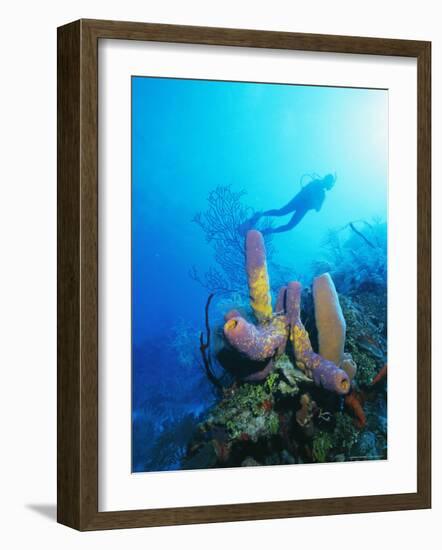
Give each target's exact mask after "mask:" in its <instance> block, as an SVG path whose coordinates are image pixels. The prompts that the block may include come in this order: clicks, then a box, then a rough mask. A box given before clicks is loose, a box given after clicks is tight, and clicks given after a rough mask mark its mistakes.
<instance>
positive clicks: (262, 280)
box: [246, 230, 273, 322]
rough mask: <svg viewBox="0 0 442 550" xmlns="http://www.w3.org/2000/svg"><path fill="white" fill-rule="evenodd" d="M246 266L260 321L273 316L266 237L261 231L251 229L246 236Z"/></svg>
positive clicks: (251, 298) (255, 310) (253, 301)
mask: <svg viewBox="0 0 442 550" xmlns="http://www.w3.org/2000/svg"><path fill="white" fill-rule="evenodd" d="M246 264H247V265H246V268H247V280H248V284H249V293H250V305H251V307H252V309H253V313H254V314H255V317H256V318H257V319H258V321H260V322H261V321H266V320H269V319H271V317H272V312H273V311H272V298H271V295H270V283H269V275H268V273H267V260H266V249H265V245H264V239H263V236H262V234H261V233H260V232H259V231H255V230H251V231H248V232H247V236H246Z"/></svg>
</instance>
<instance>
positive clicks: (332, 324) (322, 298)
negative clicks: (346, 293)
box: [313, 273, 346, 365]
mask: <svg viewBox="0 0 442 550" xmlns="http://www.w3.org/2000/svg"><path fill="white" fill-rule="evenodd" d="M313 300H314V303H315V318H316V326H317V329H318V343H319V354H320V355H321V356H322V357H324V358H325V359H328V360H329V361H332V362H333V363H335V364H336V365H340V364H341V362H342V360H343V358H344V344H345V331H346V325H345V319H344V315H343V314H342V309H341V305H340V303H339V298H338V294H337V292H336V288H335V285H334V283H333V280H332V278H331V277H330V274H329V273H324V274H323V275H320V276H319V277H316V278H315V280H314V281H313Z"/></svg>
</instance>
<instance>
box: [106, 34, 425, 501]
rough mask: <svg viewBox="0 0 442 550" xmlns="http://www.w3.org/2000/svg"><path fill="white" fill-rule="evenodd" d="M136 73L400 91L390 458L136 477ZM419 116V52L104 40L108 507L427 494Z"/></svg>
mask: <svg viewBox="0 0 442 550" xmlns="http://www.w3.org/2000/svg"><path fill="white" fill-rule="evenodd" d="M135 74H136V75H146V76H166V77H179V78H205V79H214V80H238V81H259V82H280V83H295V84H317V85H335V86H356V87H371V88H387V89H388V90H389V218H388V222H389V250H390V256H389V287H388V290H389V303H388V307H389V335H388V346H389V356H388V361H389V373H388V376H389V380H388V382H389V384H388V390H389V394H388V428H389V431H388V460H386V461H373V462H352V463H340V464H314V465H302V466H301V465H297V466H274V467H266V468H262V467H261V468H232V469H219V470H197V471H179V472H153V473H138V474H132V473H131V387H130V385H131V296H130V288H131V179H130V174H131V170H130V167H131V149H130V148H131V112H130V109H131V97H130V93H131V75H135ZM416 120H417V67H416V60H414V59H411V58H410V59H408V58H398V57H387V56H382V57H381V56H369V55H354V54H317V53H307V52H293V51H281V50H265V49H253V48H233V47H221V46H199V45H184V44H159V43H155V42H133V41H120V40H100V42H99V193H100V196H99V304H100V306H99V511H111V510H133V509H145V508H167V507H175V506H197V505H199V506H204V505H212V504H233V503H243V502H263V501H277V500H294V499H296V500H297V499H314V498H327V497H344V496H360V495H379V494H393V493H409V492H416V490H417V478H416V475H417V474H416V468H417V441H416V426H417V419H416V410H417V409H416V350H417V341H416V321H417V311H416V300H417V295H416V292H417V291H416V287H417V258H416V246H417V212H416V211H417V205H416V196H417V180H416V174H417V153H416V143H417V127H416ZM404 342H406V345H404Z"/></svg>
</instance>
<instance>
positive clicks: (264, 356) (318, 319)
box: [181, 228, 387, 468]
mask: <svg viewBox="0 0 442 550" xmlns="http://www.w3.org/2000/svg"><path fill="white" fill-rule="evenodd" d="M350 229H351V228H350ZM358 231H359V230H358ZM352 233H353V234H354V238H357V239H359V241H360V242H361V244H362V245H363V246H368V247H369V248H370V249H371V247H370V246H369V245H368V244H367V243H366V242H365V240H364V239H363V238H362V237H361V236H360V235H359V234H358V232H357V231H354V230H352ZM364 236H365V237H366V238H367V239H368V237H367V236H366V235H365V234H364ZM370 242H371V241H370ZM373 242H374V243H375V245H376V242H375V240H373ZM376 246H377V245H376ZM345 253H346V252H345V249H344V251H343V255H344V256H345ZM244 260H245V261H244V263H243V270H244V271H245V273H246V274H247V283H248V288H249V303H248V306H249V307H246V306H247V304H244V303H243V302H241V303H239V304H238V307H235V302H234V301H233V302H232V301H230V302H228V308H226V310H225V313H224V325H223V327H222V330H219V329H215V333H219V334H220V349H219V353H218V354H217V358H218V360H219V361H220V363H221V365H222V366H223V367H225V368H226V369H227V368H228V369H229V371H230V372H231V373H233V374H234V376H235V378H236V381H235V382H234V383H233V384H232V385H231V386H230V387H228V388H227V389H225V390H224V392H223V396H222V398H221V400H220V401H219V402H218V403H217V404H216V405H215V406H213V407H212V408H211V410H210V411H209V413H208V414H207V415H206V417H205V419H204V421H202V422H200V424H199V426H198V428H197V430H196V432H195V435H194V438H193V439H192V442H191V444H190V445H188V448H187V453H186V455H185V457H184V458H183V459H182V462H181V466H182V467H183V468H219V467H232V466H248V467H251V466H263V465H275V464H301V463H311V462H340V461H355V460H378V459H385V458H386V457H387V421H386V418H387V408H386V389H387V388H386V384H385V376H386V362H387V356H386V338H385V337H386V323H387V321H386V317H384V314H385V313H386V293H385V289H384V288H383V287H382V286H376V287H375V288H373V287H372V286H371V285H368V284H367V285H365V286H364V285H361V283H359V284H358V286H357V291H355V292H349V293H347V294H345V295H342V294H339V295H338V293H337V291H336V288H335V286H334V282H333V279H332V277H331V276H330V275H329V274H321V275H319V276H318V277H316V278H314V280H313V284H312V291H310V290H309V289H305V290H304V291H303V290H302V287H301V284H300V283H299V282H297V281H291V282H288V283H285V284H284V285H282V287H281V288H280V289H279V292H278V295H277V298H276V301H275V305H274V307H272V298H271V288H272V287H271V283H270V277H269V275H268V268H267V261H266V249H265V245H264V240H263V238H262V236H261V234H260V233H259V232H258V231H255V230H252V231H250V232H249V233H248V234H247V236H246V246H245V259H244ZM244 264H245V269H244ZM344 264H345V265H347V264H346V262H344ZM337 277H338V279H339V278H340V276H339V274H338V275H337ZM341 280H342V279H341ZM226 305H227V302H226ZM226 365H228V367H227V366H226Z"/></svg>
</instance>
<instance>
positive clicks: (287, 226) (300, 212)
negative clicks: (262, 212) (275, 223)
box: [262, 210, 307, 235]
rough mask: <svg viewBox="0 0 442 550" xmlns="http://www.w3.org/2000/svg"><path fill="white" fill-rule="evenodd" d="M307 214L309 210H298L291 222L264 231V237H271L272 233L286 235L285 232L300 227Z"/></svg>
mask: <svg viewBox="0 0 442 550" xmlns="http://www.w3.org/2000/svg"><path fill="white" fill-rule="evenodd" d="M306 214H307V210H297V211H296V212H295V213H294V214H293V216H292V218H291V219H290V221H289V222H288V223H286V224H285V225H280V226H279V227H268V228H266V229H264V230H263V231H262V233H263V234H264V235H270V233H284V232H285V231H290V229H293V228H294V227H296V226H297V225H298V223H299V222H300V221H301V220H302V218H303V217H304V216H305V215H306Z"/></svg>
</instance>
